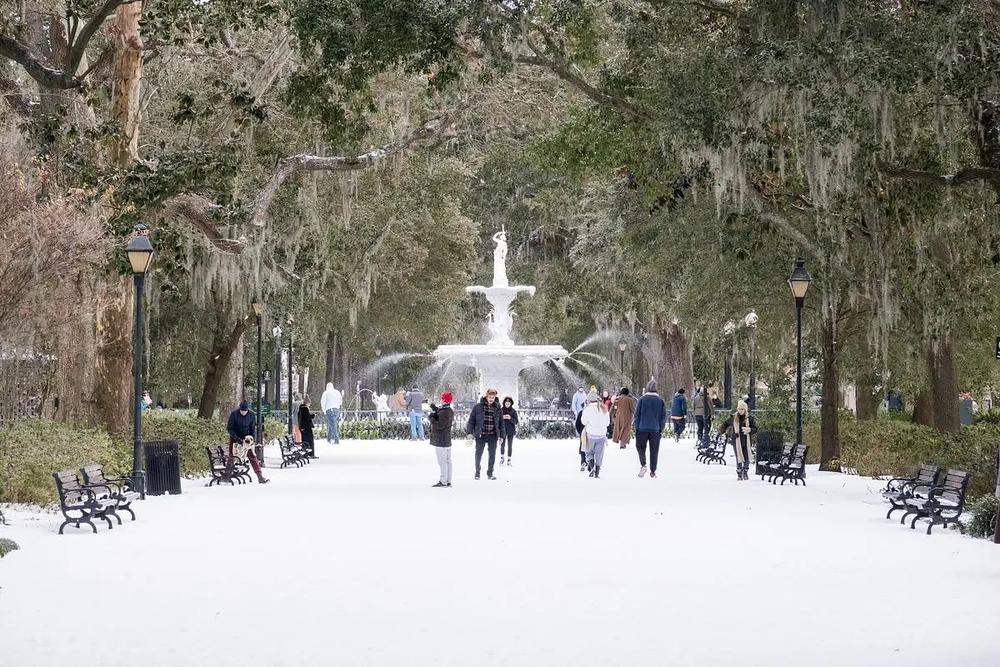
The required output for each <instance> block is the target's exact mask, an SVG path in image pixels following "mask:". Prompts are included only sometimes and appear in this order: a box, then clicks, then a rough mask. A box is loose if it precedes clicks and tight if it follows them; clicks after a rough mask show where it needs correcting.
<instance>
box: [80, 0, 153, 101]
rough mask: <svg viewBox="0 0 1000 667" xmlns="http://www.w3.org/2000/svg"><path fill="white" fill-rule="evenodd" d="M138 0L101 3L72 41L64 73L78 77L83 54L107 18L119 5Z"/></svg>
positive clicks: (105, 0) (115, 0)
mask: <svg viewBox="0 0 1000 667" xmlns="http://www.w3.org/2000/svg"><path fill="white" fill-rule="evenodd" d="M138 1H139V0H104V4H103V5H101V6H100V7H99V8H98V9H97V11H96V12H94V15H93V16H92V17H90V20H89V21H87V24H86V25H85V26H83V29H82V30H81V31H80V34H79V35H77V36H76V38H75V39H73V40H72V41H71V42H70V44H69V52H68V53H67V54H66V71H65V72H64V73H63V75H64V76H66V75H68V76H70V77H73V78H76V70H77V69H78V68H79V67H80V63H81V62H82V61H83V56H84V54H85V53H86V52H87V46H88V45H89V44H90V40H91V39H93V37H94V35H95V34H96V33H97V31H98V30H99V29H100V27H101V26H102V25H104V21H105V19H107V18H108V17H109V16H111V15H112V14H113V13H114V12H115V10H116V9H118V6H119V5H124V4H128V3H129V2H138ZM80 79H81V81H82V79H83V77H80Z"/></svg>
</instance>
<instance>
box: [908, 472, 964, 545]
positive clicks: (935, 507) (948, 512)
mask: <svg viewBox="0 0 1000 667" xmlns="http://www.w3.org/2000/svg"><path fill="white" fill-rule="evenodd" d="M971 479H972V476H971V475H970V474H969V473H967V472H965V471H963V470H949V471H948V472H947V473H945V474H944V476H943V477H941V479H940V480H939V481H938V483H937V484H935V485H934V486H932V487H931V488H930V491H928V492H927V497H926V498H919V497H913V498H907V499H906V500H905V501H904V503H905V504H906V514H904V515H903V518H902V519H901V520H900V523H905V522H906V518H907V517H908V516H910V515H914V516H913V521H911V522H910V528H916V527H917V521H919V520H920V519H927V520H928V521H929V522H930V523H929V524H928V525H927V534H928V535H930V534H931V529H932V528H934V526H935V525H940V526H944V527H946V528H947V527H948V524H949V523H953V524H955V525H956V526H958V529H959V530H960V531H961V532H962V533H963V534H964V533H965V526H963V525H962V522H961V521H959V520H958V519H959V517H960V516H962V512H963V511H964V509H965V496H966V493H967V492H968V490H969V481H970V480H971Z"/></svg>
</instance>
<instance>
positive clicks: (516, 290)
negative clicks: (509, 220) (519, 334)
mask: <svg viewBox="0 0 1000 667" xmlns="http://www.w3.org/2000/svg"><path fill="white" fill-rule="evenodd" d="M493 242H494V243H496V247H495V248H494V249H493V284H492V285H490V286H489V287H483V286H482V285H472V286H470V287H466V288H465V291H466V292H468V293H469V294H483V295H484V296H485V297H486V300H487V301H489V302H490V305H491V306H492V307H493V311H492V314H491V315H490V341H489V342H490V343H491V344H493V345H513V344H514V339H513V338H511V336H510V332H511V329H513V328H514V317H513V313H511V311H510V306H511V304H512V303H514V299H516V298H517V295H518V294H520V293H521V292H527V293H528V294H531V295H534V294H535V288H534V286H532V285H514V286H511V285H510V282H509V281H508V280H507V230H505V229H502V228H501V230H500V231H499V232H497V233H496V234H494V235H493Z"/></svg>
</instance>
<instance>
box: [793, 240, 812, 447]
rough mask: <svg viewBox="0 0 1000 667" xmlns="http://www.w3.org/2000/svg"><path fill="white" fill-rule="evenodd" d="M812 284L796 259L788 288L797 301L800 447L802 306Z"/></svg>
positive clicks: (799, 429) (797, 426)
mask: <svg viewBox="0 0 1000 667" xmlns="http://www.w3.org/2000/svg"><path fill="white" fill-rule="evenodd" d="M811 282H812V277H811V276H810V275H809V272H808V271H806V267H805V261H804V260H803V259H802V258H801V257H798V258H796V259H795V267H794V268H793V269H792V275H791V276H789V277H788V287H789V288H790V289H791V290H792V298H793V299H795V350H796V366H795V443H796V444H799V445H800V444H802V306H803V304H805V301H806V291H808V289H809V283H811Z"/></svg>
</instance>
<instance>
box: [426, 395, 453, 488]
mask: <svg viewBox="0 0 1000 667" xmlns="http://www.w3.org/2000/svg"><path fill="white" fill-rule="evenodd" d="M453 398H454V397H453V396H452V394H451V392H450V391H445V392H443V393H442V394H441V402H442V403H443V405H441V406H437V405H434V404H433V403H431V445H432V446H433V447H434V453H435V454H436V455H437V462H438V468H440V469H441V478H440V479H439V480H438V483H437V484H435V485H434V488H442V487H450V486H451V425H452V424H453V423H454V421H455V413H454V412H453V411H452V409H451V401H452V399H453Z"/></svg>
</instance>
